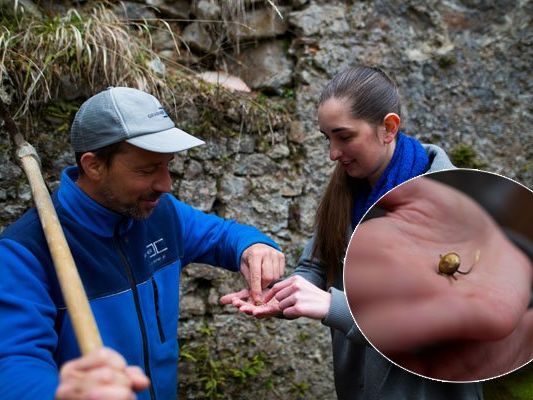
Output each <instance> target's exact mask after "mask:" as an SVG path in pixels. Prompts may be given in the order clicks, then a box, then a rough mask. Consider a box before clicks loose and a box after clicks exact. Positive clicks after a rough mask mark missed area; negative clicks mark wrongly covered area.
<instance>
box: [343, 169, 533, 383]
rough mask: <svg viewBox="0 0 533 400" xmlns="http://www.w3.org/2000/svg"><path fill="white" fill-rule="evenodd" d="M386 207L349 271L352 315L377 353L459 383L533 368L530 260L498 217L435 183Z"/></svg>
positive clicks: (399, 192)
mask: <svg viewBox="0 0 533 400" xmlns="http://www.w3.org/2000/svg"><path fill="white" fill-rule="evenodd" d="M379 206H380V207H381V208H382V209H384V210H385V215H384V216H382V217H379V218H374V219H370V220H367V221H365V222H363V223H362V224H360V225H359V227H358V228H357V229H356V231H355V233H354V235H353V237H352V240H351V242H350V245H349V248H348V251H347V256H346V260H345V269H344V284H345V290H346V295H347V299H348V303H349V306H350V309H351V311H352V314H353V316H354V318H355V321H356V323H357V324H358V326H359V328H360V329H361V331H362V332H363V333H364V334H365V336H366V337H367V339H368V340H369V341H370V342H371V343H372V345H374V346H375V347H376V348H377V349H378V350H379V351H380V352H382V353H383V354H384V355H385V356H387V357H388V358H389V359H391V360H392V361H394V362H396V363H397V364H399V365H400V366H402V367H405V368H407V369H409V370H411V371H413V372H416V373H419V374H421V375H424V376H428V377H431V378H436V379H443V380H452V381H472V380H479V379H486V378H491V377H494V376H498V375H501V374H503V373H506V372H509V371H512V370H513V369H516V368H518V367H520V366H522V365H524V364H525V363H527V362H528V361H529V360H531V358H532V355H533V354H532V353H533V350H532V349H533V317H532V315H531V311H530V312H526V310H527V306H528V303H529V300H530V295H531V287H532V276H533V274H532V265H531V261H530V260H529V259H528V258H527V257H526V255H525V254H524V253H523V252H522V251H521V250H520V249H518V248H517V247H516V246H515V245H514V244H513V243H512V242H511V241H510V240H508V238H507V237H506V236H505V234H504V233H503V232H502V230H501V229H500V228H499V226H498V225H497V224H496V223H495V222H494V220H493V219H492V217H491V216H490V215H489V214H488V213H487V212H486V211H484V209H483V208H482V207H481V206H480V205H479V204H478V203H476V202H475V201H473V200H472V199H471V198H469V197H468V196H466V195H465V194H463V193H461V192H460V191H458V190H456V189H453V188H451V187H449V186H447V185H445V184H442V183H438V182H435V181H432V180H430V179H428V178H416V179H414V180H412V181H410V182H408V183H405V184H403V185H401V186H399V187H398V188H396V189H394V190H393V191H391V192H389V193H388V194H387V195H386V196H384V198H382V199H381V200H380V201H379ZM439 264H440V265H439ZM453 271H456V272H453ZM461 272H463V274H461ZM465 273H466V274H465Z"/></svg>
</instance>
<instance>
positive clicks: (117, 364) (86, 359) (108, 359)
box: [65, 347, 126, 371]
mask: <svg viewBox="0 0 533 400" xmlns="http://www.w3.org/2000/svg"><path fill="white" fill-rule="evenodd" d="M65 365H66V364H65ZM104 365H105V366H109V367H111V368H115V369H117V370H123V369H124V368H126V360H125V359H124V357H122V356H121V355H120V354H119V353H117V352H116V351H114V350H112V349H110V348H107V347H103V348H101V349H98V350H95V351H93V352H91V353H89V354H88V355H86V356H83V357H80V358H78V359H75V360H73V361H71V362H70V365H69V367H71V368H74V369H77V370H80V371H86V370H89V369H93V368H96V367H100V366H104Z"/></svg>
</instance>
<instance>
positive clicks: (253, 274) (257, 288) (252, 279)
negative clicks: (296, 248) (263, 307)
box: [240, 243, 285, 305]
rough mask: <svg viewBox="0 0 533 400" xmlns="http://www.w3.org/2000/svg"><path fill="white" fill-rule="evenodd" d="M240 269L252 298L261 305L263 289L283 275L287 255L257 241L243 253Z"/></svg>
mask: <svg viewBox="0 0 533 400" xmlns="http://www.w3.org/2000/svg"><path fill="white" fill-rule="evenodd" d="M240 270H241V273H242V274H243V275H244V278H245V279H246V282H248V286H249V288H250V294H251V298H252V300H253V301H254V303H255V304H257V305H259V304H262V303H263V299H262V289H263V288H265V287H267V286H268V284H269V283H270V282H272V281H273V280H275V279H278V278H280V277H281V276H283V273H284V272H285V256H284V255H283V253H281V252H279V251H277V250H276V249H274V248H272V247H270V246H267V245H266V244H262V243H257V244H254V245H252V246H250V247H248V248H247V249H246V250H244V252H243V253H242V256H241V266H240Z"/></svg>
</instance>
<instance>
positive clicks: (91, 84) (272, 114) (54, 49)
mask: <svg viewBox="0 0 533 400" xmlns="http://www.w3.org/2000/svg"><path fill="white" fill-rule="evenodd" d="M224 3H227V4H226V7H227V10H228V12H229V13H231V16H232V17H233V18H236V19H238V18H239V15H241V14H240V13H244V12H245V9H244V7H245V6H244V4H245V1H244V0H233V1H228V2H225V1H224ZM268 3H269V4H273V3H271V1H268ZM2 11H3V10H2V9H1V8H0V23H1V27H0V98H2V99H5V97H6V96H3V93H11V102H12V104H11V108H12V110H15V112H14V115H13V117H14V119H15V120H20V122H23V120H25V121H26V125H27V126H28V129H31V128H29V127H30V126H31V125H33V124H32V123H31V122H29V123H28V121H31V120H32V119H34V118H33V117H32V114H35V115H37V114H38V111H39V110H40V107H41V106H44V105H46V104H47V103H50V102H51V101H55V100H57V99H58V97H59V94H60V89H61V88H62V86H63V85H64V83H65V82H71V83H74V86H75V87H76V88H79V90H80V93H86V94H88V95H89V94H92V93H96V92H98V91H100V90H102V89H104V88H105V87H107V86H129V87H135V88H138V89H141V90H144V91H147V92H149V93H152V94H153V95H155V96H156V97H158V98H160V99H161V101H162V103H163V104H164V105H165V106H166V107H167V108H168V109H169V112H170V113H171V114H174V115H176V114H178V111H179V110H180V109H181V108H182V106H184V105H186V104H185V103H188V104H189V105H192V106H194V107H196V108H197V109H199V113H198V114H199V116H200V117H202V116H204V115H205V116H209V117H211V116H212V114H214V113H217V114H220V115H219V116H217V118H215V119H213V118H209V121H211V122H213V123H215V124H223V123H224V122H225V121H226V122H228V124H229V125H231V126H232V128H228V129H229V130H230V129H234V126H235V119H236V117H235V114H237V115H238V118H237V119H238V120H239V121H238V123H239V124H240V127H241V128H240V129H247V128H249V129H252V130H253V131H255V133H272V123H273V122H272V121H274V123H275V121H277V120H279V119H280V115H281V114H282V113H280V110H279V109H277V110H273V109H271V107H270V105H269V102H268V101H264V99H262V100H261V101H257V99H256V98H254V97H253V96H241V95H240V94H238V93H231V92H229V91H227V90H225V89H223V88H220V87H213V85H209V84H205V82H202V81H200V80H199V79H198V78H197V77H196V76H195V73H196V72H195V71H192V70H189V69H187V68H186V67H184V66H182V65H179V64H177V63H176V62H173V61H172V60H167V59H163V60H161V59H160V58H159V56H158V54H157V53H156V52H155V51H154V50H153V48H152V38H151V34H150V32H151V31H153V29H168V30H169V32H171V34H172V35H173V36H172V37H173V39H174V44H175V48H176V51H178V52H179V48H178V42H180V40H181V39H180V38H179V37H175V35H174V34H173V33H172V29H171V28H170V26H169V24H168V22H167V21H164V20H161V19H158V20H151V21H143V22H138V21H129V20H123V19H121V18H119V17H117V15H116V14H114V13H113V11H111V10H110V9H109V8H107V4H106V3H100V4H97V5H96V6H93V8H92V9H89V10H87V11H85V12H81V11H78V10H74V9H71V10H69V11H68V12H67V13H66V14H64V15H61V16H54V17H47V16H40V15H36V14H35V13H27V12H20V10H19V11H18V12H15V14H14V15H10V16H7V14H8V13H2ZM224 18H230V16H226V17H224ZM154 64H159V65H162V66H163V70H164V71H165V72H163V73H161V69H160V68H154V67H152V66H153V65H154ZM227 110H238V111H237V112H236V113H235V112H233V115H228V111H227ZM204 122H205V121H198V123H199V124H204ZM204 125H205V124H204ZM221 128H224V126H222V127H221ZM228 129H227V130H228Z"/></svg>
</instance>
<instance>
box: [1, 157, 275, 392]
mask: <svg viewBox="0 0 533 400" xmlns="http://www.w3.org/2000/svg"><path fill="white" fill-rule="evenodd" d="M76 177H77V169H76V168H75V167H70V168H67V169H66V170H65V171H63V173H62V176H61V184H60V187H59V190H58V191H57V192H56V193H55V194H54V196H53V201H54V204H55V207H56V210H57V213H58V215H59V219H60V221H61V224H62V226H63V230H64V232H65V236H66V238H67V241H68V244H69V246H70V249H71V251H72V254H73V256H74V259H75V261H76V265H77V267H78V270H79V273H80V276H81V278H82V281H83V284H84V286H85V290H86V292H87V296H88V298H89V301H90V304H91V307H92V310H93V312H94V314H95V318H96V321H97V324H98V328H99V330H100V334H101V336H102V339H103V342H104V345H105V346H107V347H111V348H113V349H115V350H116V351H118V352H119V353H121V354H122V355H123V356H124V357H125V358H126V360H127V362H128V364H132V365H138V366H140V367H142V368H143V369H144V370H145V372H146V374H147V375H148V376H149V377H150V378H151V381H152V387H151V389H150V390H145V391H144V392H142V393H140V394H139V396H138V398H139V399H172V398H175V397H176V393H177V359H178V351H179V350H178V342H177V321H178V315H179V293H178V291H179V277H180V272H181V269H182V268H183V267H184V266H185V265H187V264H189V263H191V262H198V263H206V264H212V265H218V266H221V267H223V268H226V269H229V270H232V271H238V270H239V264H240V258H241V254H242V252H243V251H244V250H245V249H246V248H247V247H249V246H250V245H252V244H255V243H264V244H267V245H270V246H272V247H275V248H278V247H277V245H276V244H275V243H274V242H273V241H272V240H270V239H269V238H268V237H266V236H264V235H263V234H261V233H260V232H259V231H258V230H257V229H255V228H253V227H250V226H245V225H239V224H237V223H235V222H234V221H226V220H223V219H221V218H219V217H217V216H214V215H210V214H205V213H202V212H201V211H198V210H196V209H194V208H192V207H190V206H188V205H186V204H184V203H182V202H180V201H178V200H176V199H175V198H174V197H173V196H171V195H169V194H166V195H163V196H162V197H161V199H160V202H159V204H158V205H157V207H156V208H155V210H154V212H153V213H152V215H151V216H150V217H149V218H147V219H145V220H133V219H128V218H125V217H123V216H121V215H119V214H116V213H114V212H112V211H110V210H108V209H106V208H104V207H102V206H101V205H99V204H98V203H96V202H95V201H94V200H92V199H91V198H90V197H88V196H87V195H86V194H85V193H84V192H83V191H82V190H80V188H79V187H78V186H77V185H76V184H75V180H76ZM0 260H1V261H0V277H1V278H0V399H3V400H15V399H16V400H23V399H53V397H54V393H55V390H56V388H57V385H58V370H59V368H60V367H61V365H62V364H63V363H65V362H66V361H68V360H70V359H72V358H75V357H78V356H79V355H80V351H79V348H78V345H77V343H76V339H75V336H74V333H73V328H72V325H71V320H70V318H69V316H68V314H67V312H66V309H65V304H64V301H63V297H62V295H61V291H60V289H59V285H58V281H57V278H56V274H55V271H54V268H53V264H52V261H51V257H50V253H49V251H48V247H47V245H46V241H45V237H44V235H43V232H42V228H41V224H40V222H39V219H38V216H37V213H36V210H35V209H31V210H29V211H28V212H27V213H26V214H24V215H23V216H22V217H21V218H20V219H19V220H18V221H16V222H15V223H14V224H12V225H11V226H9V227H8V228H7V229H6V230H5V231H4V232H3V233H2V235H1V236H0Z"/></svg>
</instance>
